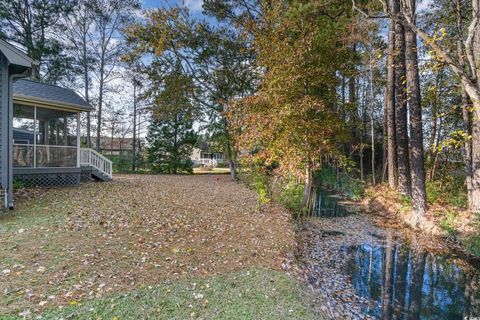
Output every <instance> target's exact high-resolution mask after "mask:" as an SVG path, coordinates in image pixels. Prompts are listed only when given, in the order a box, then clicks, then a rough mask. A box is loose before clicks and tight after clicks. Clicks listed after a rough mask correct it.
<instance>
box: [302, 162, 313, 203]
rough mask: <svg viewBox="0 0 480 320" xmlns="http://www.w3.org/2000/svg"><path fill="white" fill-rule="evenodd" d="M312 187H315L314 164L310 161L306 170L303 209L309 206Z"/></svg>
mask: <svg viewBox="0 0 480 320" xmlns="http://www.w3.org/2000/svg"><path fill="white" fill-rule="evenodd" d="M312 185H313V163H312V161H308V163H307V166H306V168H305V184H304V187H303V198H302V205H301V207H302V209H303V208H305V207H306V206H307V204H308V200H310V195H311V192H312Z"/></svg>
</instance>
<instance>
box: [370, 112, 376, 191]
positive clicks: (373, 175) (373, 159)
mask: <svg viewBox="0 0 480 320" xmlns="http://www.w3.org/2000/svg"><path fill="white" fill-rule="evenodd" d="M370 135H371V138H372V184H373V185H376V184H377V182H376V178H375V123H374V119H373V112H372V114H371V115H370Z"/></svg>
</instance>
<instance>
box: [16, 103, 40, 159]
mask: <svg viewBox="0 0 480 320" xmlns="http://www.w3.org/2000/svg"><path fill="white" fill-rule="evenodd" d="M34 137H35V109H34V108H33V107H30V106H23V105H15V106H14V108H13V166H14V167H23V168H29V167H33V158H34V156H33V153H34V140H35V138H34Z"/></svg>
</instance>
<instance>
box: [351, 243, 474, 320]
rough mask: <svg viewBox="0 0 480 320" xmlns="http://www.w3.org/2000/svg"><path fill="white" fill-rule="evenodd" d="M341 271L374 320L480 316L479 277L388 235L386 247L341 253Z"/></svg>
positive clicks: (356, 248) (361, 247)
mask: <svg viewBox="0 0 480 320" xmlns="http://www.w3.org/2000/svg"><path fill="white" fill-rule="evenodd" d="M342 250H343V253H344V254H345V255H347V256H348V259H347V263H346V265H345V272H346V273H347V274H349V275H350V276H351V281H352V284H353V287H354V288H355V291H356V293H357V294H358V295H359V296H362V297H364V298H367V299H368V300H369V301H370V302H371V303H370V304H369V305H366V306H364V307H363V308H362V309H363V312H364V313H365V314H368V315H371V316H375V317H376V318H378V319H380V318H381V319H470V318H473V317H477V316H480V290H478V289H479V288H480V276H479V273H478V272H476V271H465V270H464V268H463V266H461V265H460V264H458V263H457V262H456V261H455V259H453V258H449V257H447V256H442V255H437V254H434V253H431V252H427V251H424V250H423V249H422V248H421V247H420V248H415V249H412V248H411V247H410V246H409V245H408V244H407V243H402V242H401V241H400V240H398V239H394V238H393V237H392V236H390V235H389V236H387V238H386V241H385V242H384V244H383V245H382V244H380V245H372V244H369V243H365V244H361V245H356V246H352V247H344V248H342Z"/></svg>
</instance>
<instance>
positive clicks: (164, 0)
mask: <svg viewBox="0 0 480 320" xmlns="http://www.w3.org/2000/svg"><path fill="white" fill-rule="evenodd" d="M176 4H185V5H186V6H187V7H189V8H190V10H192V12H195V13H201V12H202V4H203V0H184V1H181V0H142V6H143V7H144V8H160V7H162V6H168V5H176Z"/></svg>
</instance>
